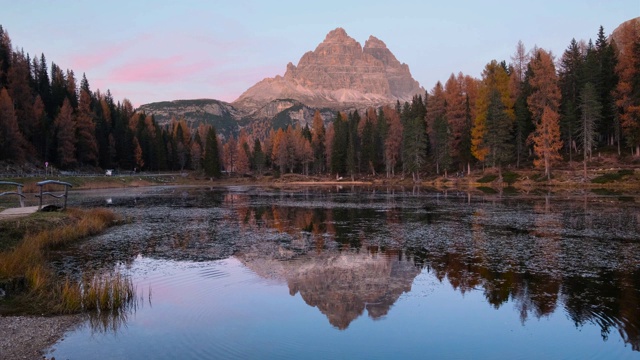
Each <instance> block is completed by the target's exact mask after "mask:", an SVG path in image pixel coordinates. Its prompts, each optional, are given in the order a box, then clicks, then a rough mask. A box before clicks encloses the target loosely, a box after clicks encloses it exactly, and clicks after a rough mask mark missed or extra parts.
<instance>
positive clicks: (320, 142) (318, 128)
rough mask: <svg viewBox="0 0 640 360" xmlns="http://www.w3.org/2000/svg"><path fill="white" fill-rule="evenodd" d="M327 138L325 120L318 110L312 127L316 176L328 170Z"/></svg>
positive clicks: (314, 115)
mask: <svg viewBox="0 0 640 360" xmlns="http://www.w3.org/2000/svg"><path fill="white" fill-rule="evenodd" d="M325 138H326V131H325V127H324V120H323V119H322V115H320V111H318V110H316V112H315V114H313V123H312V125H311V147H312V150H313V156H314V164H313V168H314V171H315V173H316V174H320V173H322V172H324V169H325V168H326V167H325V164H326V154H325V149H326V147H325Z"/></svg>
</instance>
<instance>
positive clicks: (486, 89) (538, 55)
mask: <svg viewBox="0 0 640 360" xmlns="http://www.w3.org/2000/svg"><path fill="white" fill-rule="evenodd" d="M600 153H607V154H613V155H614V156H615V157H616V158H617V159H618V161H620V162H621V163H625V164H633V163H637V162H638V161H640V26H637V25H636V23H634V22H627V23H625V24H624V25H623V26H621V27H620V28H619V33H618V35H617V36H616V38H615V39H614V38H613V37H610V38H607V37H606V36H605V33H604V29H603V28H602V27H600V28H599V31H598V32H597V36H596V40H595V43H594V42H593V41H592V40H589V41H588V42H585V41H576V40H575V39H573V40H571V41H570V43H569V45H568V46H567V48H566V50H565V51H564V52H563V53H562V54H561V55H560V56H559V57H558V58H556V57H555V55H554V54H552V53H551V52H549V51H547V50H545V49H543V48H540V47H537V46H534V47H533V48H531V49H530V50H528V51H527V49H526V48H525V45H524V44H523V43H522V42H519V43H518V44H517V45H516V48H515V51H514V53H513V55H511V56H510V61H509V62H507V61H497V60H491V61H489V62H488V63H487V64H486V66H485V67H484V69H483V71H482V76H481V78H480V79H477V78H474V77H472V76H469V75H464V74H462V73H458V74H457V75H456V74H453V73H452V74H451V76H450V77H449V78H448V80H447V81H446V82H445V83H444V84H442V83H440V82H438V83H436V84H435V86H434V87H433V88H432V89H431V90H429V91H427V92H425V94H421V95H416V96H414V98H413V99H412V101H411V102H405V103H400V102H397V103H396V104H390V105H388V106H383V107H380V108H377V109H376V108H369V109H360V110H359V111H358V110H354V111H351V112H348V113H347V112H338V113H336V115H335V119H333V120H332V121H331V122H330V123H328V125H327V126H325V121H324V120H323V119H322V117H321V115H320V113H319V112H316V114H315V116H314V119H313V122H312V126H311V127H306V126H305V127H292V126H289V127H287V128H280V129H272V130H271V131H270V132H269V134H268V135H267V136H266V137H263V138H257V137H254V136H252V134H250V133H247V132H246V131H245V130H243V129H241V130H240V132H239V134H238V136H237V137H236V136H229V137H227V138H223V137H221V136H218V135H217V134H216V130H215V129H214V128H213V127H211V126H210V125H204V124H200V125H199V126H198V127H195V128H192V127H189V126H188V124H187V123H186V121H184V119H173V120H172V121H171V122H170V123H169V124H167V125H162V126H161V125H159V124H158V123H157V122H156V121H155V119H154V117H153V115H150V114H145V113H144V112H139V111H136V110H135V109H134V107H133V106H132V104H131V102H130V101H129V100H127V99H124V100H122V101H116V100H114V99H113V97H112V96H111V94H110V92H109V91H108V90H107V91H106V92H105V93H103V92H101V91H100V90H96V91H92V90H91V87H90V85H89V81H88V80H87V78H86V76H85V75H83V76H82V78H81V79H80V80H79V85H78V79H77V76H76V74H75V73H74V72H73V70H69V69H67V70H62V68H60V67H59V66H58V65H56V64H55V63H53V62H52V63H51V65H50V66H49V65H48V63H47V60H46V58H45V55H44V54H42V55H40V56H34V57H33V58H31V56H30V55H29V54H25V52H24V51H23V50H18V48H15V49H14V48H13V46H12V43H11V39H10V37H9V34H8V32H7V31H6V30H5V29H3V28H2V26H0V162H5V163H12V164H23V163H25V162H27V163H31V164H34V166H36V167H42V166H43V164H44V163H45V162H47V163H49V164H51V165H52V166H54V167H56V168H58V169H62V170H79V171H95V170H96V169H122V170H126V171H130V170H132V169H136V170H144V171H164V170H186V169H189V170H195V171H199V172H203V173H204V174H206V176H208V177H220V176H221V174H222V173H223V171H224V172H226V173H229V174H231V173H236V174H248V173H251V174H254V175H257V174H265V173H274V174H283V173H287V172H291V173H301V174H305V175H311V174H319V175H328V174H331V175H332V176H333V175H335V176H344V177H351V178H355V177H356V176H362V175H366V174H371V175H380V176H387V177H389V176H394V175H397V174H402V175H403V176H411V177H412V178H413V179H414V180H415V181H418V180H420V178H421V176H429V175H443V176H450V175H451V174H455V175H457V176H462V175H463V174H465V173H469V172H471V170H472V169H484V168H486V167H491V168H495V169H497V170H498V171H499V172H500V173H501V171H502V169H503V168H506V167H509V168H523V167H524V168H532V167H533V168H537V169H540V170H541V171H542V172H543V173H544V175H545V176H546V177H547V178H549V177H550V176H551V171H552V168H554V167H558V166H566V165H571V166H574V165H575V166H578V168H579V166H580V165H582V167H583V168H584V171H585V176H586V169H587V167H588V166H589V161H591V160H592V159H593V157H594V156H597V154H600ZM572 164H573V165H572Z"/></svg>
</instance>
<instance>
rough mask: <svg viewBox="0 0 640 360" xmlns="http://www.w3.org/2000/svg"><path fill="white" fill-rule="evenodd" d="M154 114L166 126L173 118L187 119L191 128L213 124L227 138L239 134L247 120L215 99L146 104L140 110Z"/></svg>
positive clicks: (159, 122) (227, 104)
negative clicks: (203, 124)
mask: <svg viewBox="0 0 640 360" xmlns="http://www.w3.org/2000/svg"><path fill="white" fill-rule="evenodd" d="M138 110H139V111H144V112H145V113H147V114H153V115H154V117H155V119H156V121H157V122H158V124H161V125H164V124H167V123H169V122H170V121H171V119H172V118H174V119H176V120H179V119H185V120H186V121H187V124H189V126H191V127H197V126H198V124H200V123H205V124H211V125H213V126H215V128H216V130H218V132H219V133H220V134H222V135H224V136H225V137H226V136H228V135H230V134H237V133H238V129H239V127H240V126H242V125H243V124H246V123H247V120H245V119H243V118H242V116H241V115H240V113H239V112H238V111H237V110H236V109H235V108H234V107H233V106H231V104H229V103H226V102H224V101H219V100H214V99H195V100H174V101H161V102H155V103H150V104H144V105H142V106H140V107H139V108H138Z"/></svg>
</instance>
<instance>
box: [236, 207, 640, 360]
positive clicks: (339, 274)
mask: <svg viewBox="0 0 640 360" xmlns="http://www.w3.org/2000/svg"><path fill="white" fill-rule="evenodd" d="M464 200H465V202H468V203H469V205H473V206H469V207H468V208H467V210H466V211H465V212H463V213H459V211H460V210H459V209H458V208H455V207H453V208H450V209H449V210H451V211H453V213H451V214H449V213H446V212H445V213H443V212H442V208H441V206H447V204H450V203H451V201H456V200H455V199H453V200H448V199H447V198H444V199H442V198H440V199H437V202H436V203H435V204H433V203H427V204H424V205H422V206H421V209H420V210H419V211H416V210H415V208H411V207H409V208H407V205H410V204H405V203H403V201H405V200H400V201H397V200H396V198H395V197H393V196H389V197H387V198H386V199H384V201H385V202H384V203H383V204H384V206H385V209H384V210H383V211H380V210H377V211H376V209H375V208H372V207H367V206H363V208H359V207H353V206H351V207H349V206H343V207H335V208H306V207H299V206H291V205H290V206H283V205H282V204H272V205H271V206H268V207H262V208H260V210H258V209H257V208H252V210H251V211H254V212H255V213H254V215H253V216H254V218H255V219H254V221H249V222H247V224H249V223H254V224H258V225H257V226H258V227H262V228H263V229H273V230H275V231H277V232H278V233H282V234H288V235H289V236H290V239H291V241H290V242H289V243H281V244H280V245H279V246H280V247H281V248H282V247H284V248H288V249H292V248H295V249H297V250H295V251H294V253H297V254H298V256H299V255H300V254H307V253H309V251H310V250H312V251H313V252H314V253H315V254H316V255H315V258H316V260H309V259H307V260H304V261H302V260H300V259H299V258H298V257H296V255H293V257H291V256H292V254H293V253H292V252H290V251H289V252H286V251H283V250H282V249H281V250H280V251H279V252H278V254H279V255H278V256H282V254H285V253H286V254H289V255H288V256H289V257H288V258H289V259H295V260H292V261H289V262H287V264H289V265H288V266H290V267H291V268H289V269H288V270H287V271H286V272H285V273H286V274H287V275H286V276H284V278H285V279H286V280H287V282H288V284H289V287H290V290H291V292H292V294H295V293H300V294H301V296H302V297H303V299H304V300H305V302H307V303H308V304H309V305H311V306H316V307H318V308H319V309H320V311H322V312H323V313H324V314H325V315H326V316H327V317H328V318H329V321H330V322H331V323H332V324H333V325H335V326H336V327H339V328H345V327H346V326H348V325H349V323H350V322H351V321H353V319H355V318H357V317H358V316H360V315H361V314H362V313H363V311H364V309H367V311H368V313H369V315H370V316H372V317H374V318H375V317H377V316H378V315H375V314H385V313H386V311H388V308H389V307H390V304H392V303H393V302H394V301H396V299H397V298H398V296H399V294H401V293H402V291H407V290H406V288H403V287H402V286H400V285H398V287H397V288H393V289H391V288H390V287H389V285H384V286H387V288H386V290H385V291H383V290H382V288H381V287H380V286H381V285H380V284H382V283H381V282H380V281H379V279H383V280H384V282H383V283H385V284H388V283H389V281H390V280H389V279H394V280H393V281H392V282H397V283H398V284H403V281H402V280H398V279H395V278H394V277H393V276H392V275H389V274H391V273H393V271H394V270H393V269H394V268H402V269H404V265H403V263H402V262H401V261H400V260H398V259H402V258H406V259H409V260H410V263H411V264H413V265H417V266H418V268H419V267H423V268H425V269H428V271H431V272H433V274H434V275H435V276H436V277H437V278H438V279H440V280H441V281H444V280H446V281H448V282H449V283H450V284H451V285H452V287H453V288H454V289H456V290H458V291H460V292H461V293H465V292H467V291H475V290H481V291H482V292H483V293H484V296H485V298H486V299H487V302H488V303H489V304H491V305H492V306H494V307H496V308H498V307H500V306H502V305H503V304H505V303H507V302H510V301H511V302H513V304H514V305H515V307H516V309H517V311H518V313H519V316H520V318H521V321H523V322H525V321H526V320H527V319H528V318H529V317H530V316H532V317H535V318H540V317H543V316H548V315H550V314H552V313H553V312H555V311H556V309H557V308H558V307H560V308H564V309H565V311H567V313H568V314H570V316H571V318H572V319H574V321H575V322H576V324H577V325H581V324H584V323H594V324H597V325H598V326H600V328H601V329H602V331H603V334H605V335H606V334H609V333H610V332H611V329H617V330H618V331H619V332H620V334H621V336H622V338H623V339H624V340H625V341H626V342H628V343H630V344H632V347H633V348H634V349H636V350H637V349H638V345H639V344H640V339H638V333H639V330H638V322H639V320H638V319H639V314H638V313H639V310H638V307H637V304H638V303H639V302H638V301H639V300H640V299H639V298H638V297H639V296H638V292H639V291H640V290H639V289H640V284H637V283H634V281H636V280H635V278H637V277H638V275H639V274H637V271H636V273H635V277H634V276H632V274H631V273H625V270H622V269H624V268H620V267H617V268H614V269H609V270H607V272H606V273H607V274H610V275H609V276H613V277H614V279H613V280H612V279H608V278H607V277H606V276H605V272H598V271H594V269H598V268H602V267H603V266H605V267H606V266H611V265H608V264H607V263H606V261H620V262H622V263H625V264H629V266H630V268H631V269H633V268H637V267H638V256H637V253H638V252H637V251H633V249H637V248H638V246H637V244H636V245H634V243H631V244H630V245H629V246H631V248H632V250H631V251H630V250H629V247H628V246H627V245H626V244H627V243H624V242H618V243H610V242H607V243H606V246H607V247H606V248H605V247H603V248H602V249H603V250H604V251H603V252H602V253H601V252H599V248H596V249H594V247H593V246H594V244H596V245H598V246H600V245H602V246H605V245H604V243H603V244H601V243H600V242H599V241H597V240H593V239H589V237H588V235H590V234H595V235H598V234H606V233H607V231H608V230H606V229H607V228H606V224H607V223H608V222H609V223H613V224H614V225H615V224H618V223H619V222H620V221H622V220H625V221H626V220H629V219H630V218H632V217H635V216H637V215H636V213H635V212H633V211H627V212H624V213H623V214H622V215H620V214H616V213H614V212H613V211H609V209H605V210H604V211H603V210H598V214H597V215H595V214H593V213H590V214H588V215H585V213H586V211H587V210H586V209H587V208H586V206H585V205H584V204H580V203H577V204H573V203H572V204H568V205H567V204H559V203H556V202H554V201H552V198H550V197H546V198H545V199H543V200H542V202H535V201H534V202H526V203H522V202H519V203H517V204H511V205H509V206H504V204H503V203H501V202H493V203H486V202H482V203H472V202H471V201H469V200H468V199H466V198H465V199H464ZM456 211H458V213H456ZM242 217H243V218H244V219H246V218H247V217H246V216H244V215H243V216H242ZM621 219H622V220H621ZM461 220H462V221H461ZM248 226H249V228H252V226H253V225H248ZM626 226H627V229H626V231H627V232H626V233H633V231H634V229H636V228H637V226H638V225H637V223H636V222H632V224H631V225H626ZM249 228H248V229H249ZM254 230H255V229H254ZM567 234H569V236H567ZM571 234H575V235H571ZM622 234H623V235H624V233H622ZM332 244H333V245H332ZM408 246H410V247H408ZM331 249H343V251H342V253H341V255H337V254H336V253H335V251H333V250H331ZM362 249H368V250H369V251H368V252H369V255H368V256H377V254H378V253H377V251H380V253H385V254H387V255H386V257H387V258H388V259H391V257H389V256H388V254H389V251H391V250H390V249H398V250H396V251H399V254H400V255H399V257H398V259H396V260H394V261H395V262H393V263H392V262H389V261H390V260H385V261H387V263H384V265H382V263H380V262H368V261H365V260H363V259H366V258H360V257H358V256H364V255H363V254H360V255H358V256H355V257H353V256H352V255H349V256H351V257H349V256H347V254H351V253H352V252H353V251H354V250H357V251H362ZM400 249H402V250H400ZM345 250H347V251H345ZM634 254H635V255H634ZM607 255H610V256H613V257H615V258H616V260H608V259H607V258H606V256H607ZM304 256H305V257H306V255H304ZM394 258H395V257H394ZM339 259H340V260H339ZM341 261H342V262H347V263H349V264H351V266H352V267H341V266H338V265H337V264H342V262H341ZM309 263H313V264H314V265H313V266H311V267H309V266H310V265H309ZM294 264H296V265H295V266H298V267H299V269H297V270H296V269H295V266H294ZM303 264H306V265H303ZM249 266H250V267H251V265H249ZM356 268H357V269H360V270H354V269H356ZM304 269H307V270H304ZM310 269H313V270H310ZM365 269H366V270H365ZM364 273H367V275H366V276H364V275H363V274H364ZM406 273H407V274H411V276H406V279H413V277H414V276H415V273H413V272H410V271H407V272H406ZM582 274H586V275H588V276H582ZM405 275H406V274H405ZM376 279H378V280H376ZM376 281H378V282H376ZM404 284H407V286H410V282H409V281H408V280H406V281H405V282H404ZM606 284H609V285H607V286H605V285H606ZM400 289H404V290H400ZM616 289H618V291H617V292H616V291H614V290H616ZM621 289H622V290H621ZM380 299H383V300H380ZM372 302H378V303H380V304H383V305H381V307H380V308H379V309H378V308H376V306H378V305H373V304H371V303H372Z"/></svg>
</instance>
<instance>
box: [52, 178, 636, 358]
mask: <svg viewBox="0 0 640 360" xmlns="http://www.w3.org/2000/svg"><path fill="white" fill-rule="evenodd" d="M69 202H70V204H72V205H73V206H79V207H95V206H105V207H109V208H111V209H112V210H114V211H115V212H117V213H119V214H122V215H123V216H124V217H126V218H127V219H129V221H127V223H126V224H124V225H120V226H116V227H113V228H110V229H108V230H107V231H106V232H105V233H103V234H101V235H99V236H96V237H93V238H91V239H88V240H87V241H84V242H82V243H79V244H76V245H74V246H72V247H71V248H68V249H65V250H64V251H60V252H58V253H56V254H54V263H53V265H54V267H55V268H56V270H57V271H58V273H60V274H61V275H66V276H86V274H94V273H109V272H114V271H118V272H120V273H122V274H125V275H127V276H129V277H131V279H132V280H133V282H134V284H135V286H136V289H137V290H136V294H137V296H136V299H137V300H136V302H135V304H134V305H133V306H132V307H130V308H129V309H128V310H127V311H123V312H120V313H118V314H107V315H105V316H101V315H92V316H88V317H87V320H86V322H85V323H84V324H83V325H81V326H80V327H78V328H76V329H74V330H72V331H70V332H69V333H67V334H66V335H65V338H64V339H63V340H62V341H60V342H58V343H57V344H55V345H54V346H53V347H52V348H51V349H50V350H49V352H48V354H47V355H48V356H55V358H56V359H88V358H100V359H142V358H145V359H146V358H151V359H175V358H181V359H209V358H216V359H217V358H220V359H223V358H224V359H256V358H259V359H269V358H277V359H287V358H291V359H294V358H295V359H298V358H305V359H329V358H331V359H338V358H341V359H389V358H394V359H395V358H406V359H424V358H437V359H469V358H473V359H541V358H549V359H550V358H575V359H586V358H590V359H611V358H616V359H638V358H640V206H639V205H640V198H639V197H638V196H636V195H631V196H628V195H622V194H617V193H606V194H603V193H601V192H598V193H594V192H589V191H584V192H575V193H571V194H555V195H554V194H547V193H528V194H524V193H519V194H510V195H505V194H481V193H477V194H475V193H474V194H470V193H465V192H458V191H453V192H452V191H449V192H435V191H427V190H423V189H417V188H414V189H411V188H409V189H402V188H374V187H344V188H342V187H309V188H291V189H279V188H268V187H226V188H216V187H211V188H204V187H154V188H138V189H118V190H100V191H76V192H72V193H71V195H70V200H69Z"/></svg>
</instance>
